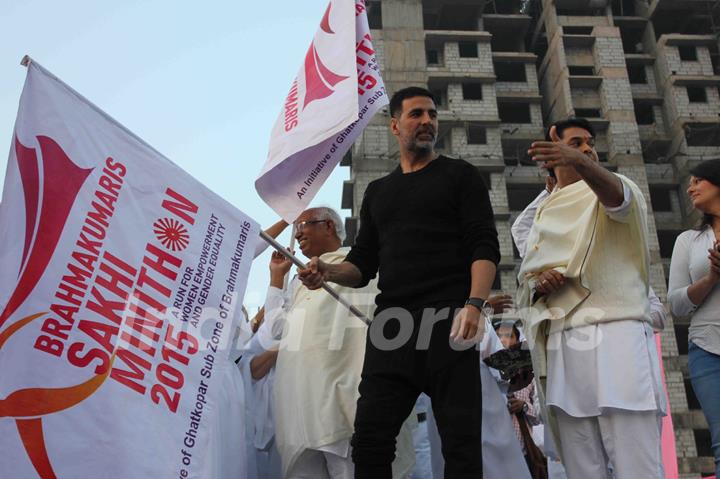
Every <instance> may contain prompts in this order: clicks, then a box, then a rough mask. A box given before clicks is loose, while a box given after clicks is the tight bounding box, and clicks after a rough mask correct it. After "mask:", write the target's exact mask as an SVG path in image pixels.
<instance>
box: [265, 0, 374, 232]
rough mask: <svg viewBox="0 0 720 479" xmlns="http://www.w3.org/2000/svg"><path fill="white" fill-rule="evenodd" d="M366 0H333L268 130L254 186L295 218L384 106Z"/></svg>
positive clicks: (285, 216) (283, 214) (284, 214)
mask: <svg viewBox="0 0 720 479" xmlns="http://www.w3.org/2000/svg"><path fill="white" fill-rule="evenodd" d="M387 103H388V99H387V94H386V93H385V86H384V85H383V81H382V78H381V77H380V67H379V65H378V63H377V59H376V57H375V49H374V48H373V45H372V38H371V37H370V29H369V27H368V21H367V12H366V7H365V1H364V0H354V1H353V0H331V1H330V4H329V5H328V7H327V10H326V11H325V15H324V16H323V19H322V21H321V22H320V28H318V31H317V33H315V37H314V39H313V41H312V43H311V44H310V48H309V49H308V52H307V54H306V55H305V61H304V63H303V66H302V67H301V68H300V72H299V73H298V75H297V78H296V79H295V81H294V82H293V84H292V87H291V88H290V93H289V94H288V96H287V98H286V99H285V103H284V105H283V108H282V110H281V111H280V116H279V117H278V119H277V121H276V123H275V126H274V128H273V130H272V133H271V137H270V151H269V153H268V158H267V161H266V162H265V165H264V166H263V169H262V171H261V172H260V176H259V177H258V179H257V180H256V181H255V189H256V190H257V192H258V194H259V195H260V197H261V198H262V199H263V200H264V201H265V202H266V203H267V204H268V205H270V207H271V208H272V209H273V210H275V212H276V213H278V214H279V215H280V216H281V217H282V218H283V219H285V221H288V222H292V221H294V220H295V219H296V218H297V217H298V216H299V215H300V213H301V212H302V211H303V210H304V209H305V208H306V207H307V205H308V204H309V203H310V201H312V199H313V198H314V197H315V195H316V194H317V192H318V190H319V189H320V187H321V186H322V184H323V183H324V182H325V180H326V179H327V177H328V176H329V175H330V173H331V172H332V170H333V168H335V166H336V165H337V164H338V163H339V162H340V160H341V159H342V157H343V155H344V154H345V153H346V152H347V151H348V149H349V148H350V146H351V145H352V143H353V142H354V141H355V139H356V138H357V137H358V136H359V135H360V133H362V131H363V130H364V129H365V127H366V126H367V124H368V123H369V122H370V120H371V119H372V117H373V116H374V115H375V113H376V112H377V111H378V110H380V109H381V108H382V107H383V106H385V105H387Z"/></svg>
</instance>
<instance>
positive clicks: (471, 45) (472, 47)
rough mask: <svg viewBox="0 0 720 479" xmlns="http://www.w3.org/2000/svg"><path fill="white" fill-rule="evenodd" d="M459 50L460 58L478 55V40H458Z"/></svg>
mask: <svg viewBox="0 0 720 479" xmlns="http://www.w3.org/2000/svg"><path fill="white" fill-rule="evenodd" d="M458 50H459V51H460V58H477V57H478V44H477V42H458Z"/></svg>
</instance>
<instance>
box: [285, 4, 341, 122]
mask: <svg viewBox="0 0 720 479" xmlns="http://www.w3.org/2000/svg"><path fill="white" fill-rule="evenodd" d="M331 8H332V3H330V4H329V5H328V7H327V9H326V10H325V15H323V19H322V21H321V22H320V29H321V30H322V31H323V32H325V33H326V34H328V35H335V31H333V29H332V27H331V26H330V9H331ZM303 69H304V71H305V98H304V99H303V100H302V109H303V110H305V108H306V107H307V106H308V105H309V104H310V103H312V102H314V101H315V100H323V99H325V98H327V97H329V96H330V95H332V94H333V93H335V85H337V84H338V83H340V82H341V81H343V80H346V79H347V78H350V77H347V76H343V75H338V74H337V73H335V72H333V71H332V70H330V69H329V68H328V67H326V66H325V64H324V63H323V61H322V59H321V58H320V55H319V54H318V51H317V48H316V47H315V40H313V42H312V43H311V44H310V48H309V49H308V51H307V53H306V54H305V64H304V68H303ZM298 100H299V94H298V82H297V79H295V81H294V82H293V84H292V87H291V88H290V93H288V96H287V98H285V105H284V108H283V111H284V119H283V124H284V128H285V131H286V132H290V131H291V130H292V129H293V128H295V127H296V126H298V125H299V124H300V119H299V116H298V110H299V109H300V106H299V104H298Z"/></svg>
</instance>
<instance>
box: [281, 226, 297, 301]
mask: <svg viewBox="0 0 720 479" xmlns="http://www.w3.org/2000/svg"><path fill="white" fill-rule="evenodd" d="M296 231H297V230H296V226H295V222H293V223H292V230H291V231H290V246H288V251H294V250H295V233H296ZM289 277H290V275H288V274H286V275H285V281H283V291H287V287H288V278H289Z"/></svg>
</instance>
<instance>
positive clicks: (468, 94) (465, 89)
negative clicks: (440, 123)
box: [462, 83, 483, 100]
mask: <svg viewBox="0 0 720 479" xmlns="http://www.w3.org/2000/svg"><path fill="white" fill-rule="evenodd" d="M462 93H463V100H482V99H483V94H482V83H463V85H462Z"/></svg>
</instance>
